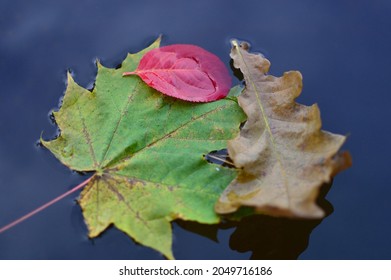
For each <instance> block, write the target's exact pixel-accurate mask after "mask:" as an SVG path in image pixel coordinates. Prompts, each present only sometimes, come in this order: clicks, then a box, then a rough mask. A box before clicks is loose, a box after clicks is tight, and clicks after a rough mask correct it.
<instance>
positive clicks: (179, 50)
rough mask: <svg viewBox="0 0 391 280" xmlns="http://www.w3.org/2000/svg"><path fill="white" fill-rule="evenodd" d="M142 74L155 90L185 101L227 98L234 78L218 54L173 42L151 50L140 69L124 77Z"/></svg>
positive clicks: (127, 73) (126, 73)
mask: <svg viewBox="0 0 391 280" xmlns="http://www.w3.org/2000/svg"><path fill="white" fill-rule="evenodd" d="M128 75H138V76H139V77H140V78H141V79H142V80H143V81H144V82H145V83H147V84H148V85H149V86H151V87H153V88H154V89H156V90H158V91H160V92H162V93H164V94H167V95H169V96H173V97H176V98H179V99H182V100H187V101H193V102H209V101H215V100H218V99H221V98H224V97H225V96H226V95H227V94H228V92H229V89H230V87H231V77H230V75H229V73H228V70H227V68H226V67H225V66H224V63H223V62H222V61H221V60H220V59H219V58H218V57H217V56H215V55H214V54H212V53H210V52H208V51H206V50H204V49H202V48H200V47H197V46H194V45H181V44H178V45H170V46H165V47H161V48H157V49H153V50H151V51H149V52H147V53H146V54H145V55H144V56H143V58H142V59H141V61H140V64H139V65H138V67H137V69H136V70H135V71H132V72H125V73H124V76H128Z"/></svg>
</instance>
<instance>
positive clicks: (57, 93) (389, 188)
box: [0, 0, 391, 259]
mask: <svg viewBox="0 0 391 280" xmlns="http://www.w3.org/2000/svg"><path fill="white" fill-rule="evenodd" d="M390 3H391V2H390V1H386V0H384V1H381V0H375V1H348V0H346V1H311V0H307V1H304V0H300V1H288V0H285V1H284V0H280V1H241V2H240V4H239V2H238V1H223V0H220V1H203V0H198V1H170V0H167V1H120V0H114V1H92V0H91V1H75V0H68V1H49V0H37V1H23V0H12V1H10V0H3V1H1V2H0V131H1V136H0V193H1V195H0V226H2V225H4V224H6V223H8V222H10V221H11V220H13V219H15V218H17V217H19V216H21V215H23V214H25V213H26V212H28V211H30V210H31V209H34V208H35V207H37V206H39V205H41V204H43V203H45V202H47V201H48V200H50V199H52V198H53V197H55V196H57V195H59V194H61V193H63V192H65V191H67V190H69V189H70V188H72V186H75V185H77V184H78V183H80V182H81V181H83V180H84V179H85V177H83V176H80V175H79V174H76V173H72V172H71V171H70V170H68V169H67V168H66V167H64V166H62V165H61V164H60V163H59V162H58V161H57V160H56V159H55V158H54V157H53V156H52V155H51V154H50V153H49V152H48V151H47V150H45V149H43V148H42V147H39V146H37V145H36V143H37V141H38V139H39V137H40V135H41V133H42V132H43V135H44V137H45V138H46V139H48V138H52V137H54V135H55V134H56V127H55V126H54V125H53V124H52V122H51V121H50V120H49V112H50V111H51V110H52V109H55V108H56V106H57V104H58V101H59V99H60V97H61V95H62V93H63V91H64V89H65V77H66V71H67V70H68V69H70V70H71V71H72V72H73V73H74V77H75V79H76V81H77V82H78V83H79V84H80V85H82V86H84V87H91V86H92V84H93V81H94V77H95V74H96V67H95V64H94V60H95V59H96V58H99V59H100V61H101V62H102V64H104V65H105V66H108V67H115V66H116V65H118V64H119V63H120V62H121V61H122V59H123V58H124V57H125V55H126V53H127V52H136V51H138V50H140V49H142V48H144V47H146V46H147V45H148V44H149V43H151V42H152V41H153V40H154V39H155V38H156V37H157V36H158V35H159V34H163V45H168V44H174V43H188V44H195V45H199V46H201V47H203V48H205V49H207V50H209V51H211V52H213V53H215V54H216V55H218V56H219V57H220V58H221V59H222V60H223V61H224V62H225V63H226V64H227V66H228V65H229V55H228V54H229V49H230V46H229V40H230V39H231V38H238V39H244V40H248V41H250V43H251V44H252V48H253V50H254V51H257V52H262V53H263V54H264V55H265V56H266V57H267V58H268V59H269V60H271V62H272V68H271V73H272V74H274V75H281V74H282V73H283V72H284V71H288V70H299V71H301V72H302V74H303V76H304V89H303V93H302V95H301V96H300V98H299V102H301V103H303V104H312V103H315V102H316V103H318V104H319V107H320V109H321V113H322V120H323V127H324V128H325V129H326V130H329V131H332V132H336V133H340V134H347V135H349V138H348V141H347V143H346V145H345V146H344V149H347V150H349V151H350V152H351V154H352V156H353V161H354V163H353V167H352V168H351V169H349V170H347V171H345V172H343V173H341V174H339V175H338V176H337V177H336V178H335V180H334V183H333V185H332V187H331V188H330V190H329V192H328V193H327V196H326V200H325V199H323V200H322V201H321V202H320V203H321V205H323V207H324V208H325V209H326V210H327V211H328V213H329V214H330V215H329V216H328V217H327V218H325V219H324V220H323V221H294V220H284V219H274V218H267V217H252V218H250V219H247V220H244V221H243V222H241V223H240V224H224V225H222V226H220V227H217V226H216V227H214V226H200V225H197V224H195V223H184V222H178V223H173V231H174V247H173V248H174V254H175V256H176V257H177V258H178V259H249V258H260V259H263V258H266V259H281V258H282V259H296V258H300V259H390V258H391V252H390V251H391V239H390V236H391V219H390V218H391V215H390V214H391V206H390V205H391V204H390V198H391V179H390V178H391V177H390V175H389V174H390V171H389V167H390V164H389V156H390V155H391V149H390V145H389V139H390V135H391V131H390V127H391V126H390V125H389V123H388V122H389V121H390V120H391V110H390V109H389V108H390V101H391V95H390V88H391V82H390V78H389V74H390V70H389V69H390V66H391V55H390V53H389V50H390V49H391V36H390V33H389V30H390V27H391V17H390V16H389V15H390V14H391V4H390ZM76 197H77V194H74V195H73V196H71V197H67V198H66V199H64V200H62V201H61V202H59V203H57V204H56V205H55V206H52V207H51V208H49V209H47V210H46V211H45V212H43V213H41V214H39V215H37V216H35V217H34V218H31V219H30V220H28V221H26V222H24V223H23V224H21V225H19V226H17V227H15V228H13V229H12V230H9V231H8V232H6V233H4V234H1V235H0V259H160V258H162V256H161V255H160V254H159V253H157V252H155V251H153V250H151V249H148V248H145V247H143V246H140V245H137V244H135V243H134V242H133V241H132V240H131V239H130V238H128V237H127V236H125V235H124V234H123V233H121V232H119V231H118V230H116V229H110V230H108V231H107V232H106V233H104V234H103V235H102V236H100V237H99V238H96V239H93V240H89V239H88V238H87V237H86V234H87V231H86V227H85V225H84V222H83V219H82V215H81V211H80V208H79V206H78V205H77V204H75V202H74V200H75V198H76Z"/></svg>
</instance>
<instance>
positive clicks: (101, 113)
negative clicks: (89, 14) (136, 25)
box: [42, 40, 245, 258]
mask: <svg viewBox="0 0 391 280" xmlns="http://www.w3.org/2000/svg"><path fill="white" fill-rule="evenodd" d="M158 46H159V40H157V41H156V42H155V43H153V44H152V45H151V46H150V47H148V48H147V49H145V50H143V51H141V52H139V53H137V54H129V55H128V57H127V58H126V59H125V60H124V61H123V63H122V66H121V67H120V68H119V69H111V68H106V67H103V66H102V65H100V64H99V63H98V74H97V77H96V83H95V87H94V89H93V90H92V91H88V90H86V89H84V88H82V87H80V86H79V85H77V84H76V83H75V82H74V81H73V79H72V77H71V76H70V75H68V86H67V90H66V92H65V96H64V99H63V103H62V106H61V109H60V110H59V111H58V112H54V117H55V120H56V122H57V124H58V126H59V128H60V130H61V135H60V136H59V137H58V138H56V139H54V140H52V141H48V142H47V141H43V140H42V144H43V145H44V146H45V147H47V148H48V149H49V150H50V151H51V152H52V153H53V154H54V155H55V156H56V157H57V158H58V159H59V160H60V161H61V162H62V163H63V164H65V165H66V166H68V167H69V168H71V169H73V170H77V171H94V172H95V173H94V175H93V176H92V179H91V180H90V181H89V183H88V185H87V186H86V187H85V188H84V190H83V192H82V193H81V196H80V200H79V203H80V205H81V207H82V210H83V214H84V218H85V221H86V223H87V226H88V229H89V236H90V237H96V236H98V235H99V234H100V233H102V232H103V231H104V230H105V229H106V228H107V227H109V226H110V225H112V224H113V225H115V227H117V228H118V229H120V230H122V231H123V232H125V233H126V234H128V235H129V236H131V237H132V238H133V239H134V240H136V241H137V242H139V243H141V244H143V245H145V246H149V247H151V248H154V249H156V250H158V251H160V252H161V253H163V254H164V255H165V256H166V257H167V258H173V254H172V249H171V247H172V246H171V245H172V231H171V224H170V222H171V221H172V220H175V219H183V220H191V221H197V222H200V223H206V224H213V223H218V222H219V217H218V216H217V215H216V214H215V212H214V204H215V203H216V201H217V199H218V197H219V196H220V194H221V193H222V191H223V190H224V188H225V187H226V186H227V185H228V184H229V183H230V182H231V181H232V180H233V178H234V177H235V176H236V171H235V170H233V169H228V168H224V167H221V166H217V165H213V164H209V163H208V162H207V161H206V160H205V159H204V156H203V155H205V154H207V153H208V152H210V151H212V150H219V149H222V148H225V147H226V144H227V140H229V139H232V138H233V137H235V135H236V134H237V133H238V132H239V124H240V122H242V121H243V120H244V118H245V116H244V114H243V112H242V110H241V108H240V107H239V106H238V104H237V101H236V98H235V97H227V98H226V99H222V100H219V101H216V102H212V103H189V102H184V101H181V100H178V99H174V98H171V97H167V96H164V95H162V94H161V93H159V92H157V91H155V90H154V89H152V88H150V87H148V86H147V85H145V84H144V83H143V82H142V81H141V79H139V78H138V77H136V76H131V77H122V73H123V72H126V71H134V70H135V69H136V67H137V65H138V63H139V61H140V59H141V57H142V56H143V55H144V53H146V52H147V51H148V50H150V49H153V48H156V47H158Z"/></svg>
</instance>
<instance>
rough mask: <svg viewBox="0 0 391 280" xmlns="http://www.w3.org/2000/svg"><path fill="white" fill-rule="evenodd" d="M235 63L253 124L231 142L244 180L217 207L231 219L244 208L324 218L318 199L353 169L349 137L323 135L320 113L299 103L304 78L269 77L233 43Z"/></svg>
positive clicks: (262, 62)
mask: <svg viewBox="0 0 391 280" xmlns="http://www.w3.org/2000/svg"><path fill="white" fill-rule="evenodd" d="M232 44H233V48H232V51H231V58H232V59H233V62H234V67H235V68H237V69H239V70H240V71H241V72H242V73H243V76H244V81H245V83H246V87H245V89H244V91H243V93H242V94H241V95H240V96H239V98H238V100H239V104H240V106H241V107H242V108H243V110H244V112H245V113H246V114H247V117H248V120H247V122H246V123H245V125H244V126H243V128H242V130H241V133H240V135H239V136H237V137H236V138H235V139H233V140H231V141H229V142H228V152H229V155H230V157H231V158H232V160H233V162H234V164H235V166H236V167H237V168H239V169H240V172H239V175H238V177H237V178H236V179H235V180H234V181H232V182H231V184H230V185H229V186H228V187H227V188H226V190H225V191H224V193H223V194H222V195H221V197H220V199H219V201H218V202H217V204H216V207H215V209H216V211H217V212H218V213H220V214H228V213H232V212H234V211H236V210H237V209H238V208H240V207H241V206H249V207H253V208H254V209H255V211H256V212H258V213H262V214H267V215H272V216H287V217H301V218H320V217H323V216H324V213H323V210H322V209H321V208H320V207H319V206H317V205H316V199H317V196H318V193H319V190H320V187H321V186H322V184H323V183H326V182H329V181H330V180H331V178H332V176H334V175H335V174H336V173H337V172H339V171H341V170H343V169H345V168H347V167H349V166H350V165H351V158H350V155H349V153H348V152H338V151H339V149H340V147H341V146H342V144H343V143H344V141H345V139H346V137H345V136H342V135H338V134H333V133H330V132H327V131H323V130H321V119H320V112H319V108H318V106H317V105H316V104H314V105H312V106H305V105H302V104H298V103H296V102H295V99H296V98H297V97H298V96H299V95H300V92H301V89H302V76H301V74H300V72H298V71H289V72H286V73H284V74H283V76H282V77H274V76H272V75H268V74H267V72H268V70H269V67H270V62H269V61H268V60H267V59H265V58H264V57H263V56H262V55H259V54H252V53H249V52H248V44H246V43H242V44H240V45H239V43H238V42H237V41H233V42H232Z"/></svg>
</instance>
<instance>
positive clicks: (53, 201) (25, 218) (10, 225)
mask: <svg viewBox="0 0 391 280" xmlns="http://www.w3.org/2000/svg"><path fill="white" fill-rule="evenodd" d="M91 179H92V177H90V178H88V179H87V180H85V181H84V182H82V183H80V184H79V185H77V186H76V187H74V188H72V189H71V190H69V191H67V192H65V193H63V194H61V195H59V196H57V197H56V198H54V199H53V200H51V201H49V202H47V203H45V204H44V205H42V206H40V207H38V208H37V209H35V210H33V211H31V212H29V213H27V214H26V215H24V216H22V217H20V218H19V219H17V220H15V221H13V222H11V223H9V224H8V225H5V226H4V227H2V228H0V233H3V232H5V231H7V230H9V229H10V228H13V227H14V226H16V225H18V224H20V223H21V222H23V221H25V220H27V219H28V218H30V217H32V216H34V215H35V214H37V213H39V212H41V211H43V210H45V209H46V208H48V207H49V206H51V205H53V204H54V203H56V202H58V201H60V200H61V199H63V198H64V197H66V196H68V195H70V194H72V193H74V192H75V191H77V190H79V189H81V188H82V187H84V186H85V185H87V184H88V182H89V181H90V180H91Z"/></svg>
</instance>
